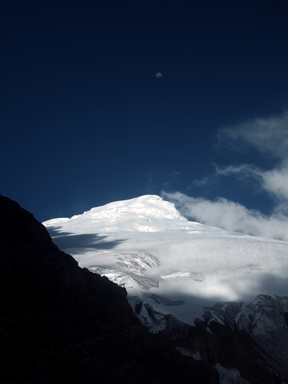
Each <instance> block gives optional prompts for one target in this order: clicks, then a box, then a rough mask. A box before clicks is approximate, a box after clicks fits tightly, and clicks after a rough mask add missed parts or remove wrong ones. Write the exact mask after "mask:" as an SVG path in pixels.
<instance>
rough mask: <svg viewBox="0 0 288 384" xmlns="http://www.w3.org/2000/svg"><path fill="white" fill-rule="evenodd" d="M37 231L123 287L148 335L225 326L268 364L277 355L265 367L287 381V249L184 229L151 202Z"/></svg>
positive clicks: (100, 210) (113, 207) (196, 227)
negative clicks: (253, 343)
mask: <svg viewBox="0 0 288 384" xmlns="http://www.w3.org/2000/svg"><path fill="white" fill-rule="evenodd" d="M43 224H44V225H45V226H46V228H47V230H48V231H49V233H50V235H51V237H52V238H53V241H54V242H55V243H56V244H57V245H58V247H59V248H60V249H62V250H63V251H65V252H66V253H69V254H71V255H72V256H73V257H74V258H75V259H76V260H77V261H78V263H79V265H80V266H81V267H86V268H88V269H89V270H91V271H94V272H96V273H99V274H101V275H105V276H107V277H108V278H109V279H110V280H112V281H114V282H116V283H117V284H119V285H121V286H124V287H125V288H126V290H127V292H128V296H129V301H130V304H131V306H132V307H133V309H134V311H135V313H136V314H137V316H138V317H139V319H141V321H142V322H143V323H144V324H146V325H147V326H148V327H149V328H150V330H151V331H152V332H158V331H159V330H164V329H166V331H167V332H168V333H169V329H170V331H171V330H172V329H178V333H177V335H179V334H181V332H182V333H185V331H186V327H187V325H193V324H194V321H195V319H197V318H198V319H199V318H200V319H206V320H205V321H206V325H207V327H208V326H209V321H208V322H207V318H208V319H209V318H210V319H213V320H214V321H218V322H219V323H221V324H224V323H225V324H229V325H230V326H231V328H232V329H237V330H239V331H241V330H245V332H247V333H248V334H250V335H251V336H252V337H253V338H258V341H259V340H260V341H259V343H258V344H259V345H258V346H259V348H260V349H261V348H262V349H263V350H264V351H265V350H267V351H268V352H267V354H268V355H269V356H270V357H269V358H267V359H268V360H269V359H270V360H271V354H272V355H274V356H276V355H277V354H278V355H279V356H278V357H276V360H277V359H278V360H277V361H276V363H275V362H271V361H270V363H271V364H270V365H271V367H272V368H273V367H274V368H275V367H276V368H275V370H276V372H279V369H280V368H281V367H282V368H283V369H282V370H281V369H280V371H281V374H282V377H285V375H286V376H287V377H288V373H287V369H288V368H287V366H285V367H284V366H283V364H284V361H285V359H286V360H287V358H288V349H287V347H286V346H285V343H287V344H286V345H288V333H287V323H286V320H285V319H287V318H285V313H286V312H288V285H287V275H288V243H287V242H284V241H278V240H273V239H265V238H260V237H252V236H248V235H243V234H240V233H235V232H229V231H226V230H223V229H219V228H216V227H209V226H206V225H202V224H199V223H196V222H191V221H188V220H187V219H186V218H184V217H183V216H181V214H180V213H179V212H178V211H177V210H176V209H175V207H174V204H172V203H169V202H167V201H164V200H163V199H162V198H161V197H159V196H154V195H146V196H141V197H138V198H135V199H131V200H126V201H119V202H114V203H110V204H107V205H104V206H102V207H97V208H92V209H91V210H90V211H87V212H84V213H83V214H81V215H76V216H73V217H71V218H57V219H52V220H48V221H46V222H44V223H43ZM285 296H287V297H285ZM267 308H268V309H267ZM269 314H270V315H269ZM280 328H281V331H280ZM171 332H172V331H171ZM275 338H276V339H277V340H278V341H279V342H280V341H281V340H282V342H280V344H281V345H280V344H279V343H278V344H277V346H276V347H275V340H276V339H275ZM271 340H274V341H273V343H274V346H273V345H270V344H271ZM273 343H272V344H273ZM194 352H195V353H197V352H198V351H194ZM194 352H193V353H194ZM263 353H264V354H265V353H266V352H263ZM267 359H266V360H267ZM272 360H273V359H272ZM274 363H275V364H274ZM273 364H274V365H273ZM279 367H280V368H279Z"/></svg>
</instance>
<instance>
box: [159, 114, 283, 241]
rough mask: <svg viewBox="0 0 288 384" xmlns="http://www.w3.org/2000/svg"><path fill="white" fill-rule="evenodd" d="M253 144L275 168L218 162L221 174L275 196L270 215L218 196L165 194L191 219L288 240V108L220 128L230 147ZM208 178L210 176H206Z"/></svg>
mask: <svg viewBox="0 0 288 384" xmlns="http://www.w3.org/2000/svg"><path fill="white" fill-rule="evenodd" d="M239 144H241V148H244V147H245V146H250V147H254V149H256V150H257V151H259V152H261V153H262V154H264V155H267V156H270V157H271V156H272V157H274V159H275V160H277V161H276V163H277V164H276V166H275V167H274V168H273V169H261V168H259V167H256V166H255V165H253V164H241V165H233V164H230V165H228V166H225V167H218V166H217V165H214V166H215V175H216V176H218V177H220V176H221V177H228V176H229V177H231V176H234V177H237V178H238V179H240V180H242V181H243V182H245V183H247V181H248V182H251V181H253V183H252V185H255V183H256V184H257V188H258V189H259V190H261V191H263V192H265V193H268V194H269V195H270V196H271V197H273V198H274V204H275V206H274V210H273V213H272V214H271V215H270V216H266V215H263V214H262V213H261V212H259V211H257V210H249V209H247V208H246V207H244V206H243V205H241V204H239V203H237V202H233V201H229V200H227V199H225V197H219V198H217V199H215V200H213V201H211V200H207V199H203V198H194V197H189V196H186V195H184V194H183V193H180V192H175V193H166V192H163V196H164V198H166V199H168V200H170V201H172V202H174V203H175V205H176V207H177V208H178V209H179V210H180V211H181V212H182V213H183V214H184V215H185V216H186V217H189V218H190V219H193V220H196V221H199V222H201V223H204V224H207V225H212V226H217V227H221V228H225V229H227V230H231V231H238V232H242V233H246V234H250V235H256V236H263V237H269V238H281V239H283V240H286V241H288V112H286V113H283V114H282V115H281V116H273V117H270V118H267V119H259V118H257V119H254V120H250V121H247V122H244V123H242V124H239V125H237V126H233V127H228V128H227V127H226V128H223V129H221V130H220V131H219V135H218V145H219V146H220V145H221V146H222V147H224V146H225V147H227V148H229V149H236V148H239ZM203 180H205V182H207V179H205V178H203Z"/></svg>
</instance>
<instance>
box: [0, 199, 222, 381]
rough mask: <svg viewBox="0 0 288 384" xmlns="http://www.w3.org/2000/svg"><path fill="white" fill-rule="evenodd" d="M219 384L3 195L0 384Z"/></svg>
mask: <svg viewBox="0 0 288 384" xmlns="http://www.w3.org/2000/svg"><path fill="white" fill-rule="evenodd" d="M147 382H149V383H152V384H153V383H163V384H164V383H184V384H185V383H191V382H193V383H194V384H196V383H199V384H200V383H201V384H203V383H218V382H219V374H218V372H217V371H216V369H215V368H213V367H212V366H211V365H210V364H208V363H206V362H205V361H197V360H194V359H193V358H191V357H186V356H183V355H182V354H180V353H179V352H178V351H177V350H175V348H174V346H173V345H172V341H170V340H169V339H168V338H166V337H165V336H164V335H161V334H158V335H152V334H150V333H149V332H148V330H147V329H146V327H144V326H143V325H141V324H140V323H139V322H138V320H137V318H136V317H135V316H134V314H133V312H132V310H131V307H130V306H129V304H128V302H127V299H126V291H125V289H123V288H120V287H118V286H117V285H116V284H114V283H112V282H110V281H109V280H108V279H107V278H105V277H100V276H98V275H96V274H93V273H91V272H89V271H88V270H87V269H81V268H79V267H78V264H77V262H76V261H75V260H74V259H73V258H72V257H71V256H69V255H67V254H65V253H63V252H62V251H60V250H59V249H58V248H57V246H56V245H54V244H53V242H52V240H51V238H50V236H49V234H48V232H47V231H46V228H45V227H44V226H43V225H42V224H40V223H39V222H37V221H36V220H35V218H34V217H33V215H32V214H31V213H29V212H27V211H25V210H24V209H22V208H21V207H20V206H19V204H17V203H16V202H14V201H12V200H10V199H9V198H7V197H3V196H1V195H0V383H1V384H14V383H17V384H18V383H19V384H26V383H27V384H28V383H29V384H50V383H55V384H57V383H59V384H60V383H61V384H63V383H69V384H74V383H77V384H78V383H85V384H90V383H121V384H122V383H128V384H129V383H147Z"/></svg>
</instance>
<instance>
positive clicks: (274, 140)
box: [218, 112, 288, 159]
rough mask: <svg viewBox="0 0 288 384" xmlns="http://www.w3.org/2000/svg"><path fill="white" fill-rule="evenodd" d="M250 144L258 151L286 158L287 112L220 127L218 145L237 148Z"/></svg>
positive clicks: (287, 144) (287, 148)
mask: <svg viewBox="0 0 288 384" xmlns="http://www.w3.org/2000/svg"><path fill="white" fill-rule="evenodd" d="M240 144H242V145H250V146H253V147H255V148H256V149H257V150H258V151H259V152H262V153H264V154H266V155H270V156H273V157H275V158H280V159H286V158H287V153H288V112H285V113H283V114H282V115H280V116H273V117H269V118H267V119H261V118H257V119H254V120H249V121H246V122H244V123H242V124H239V125H236V126H232V127H226V128H222V129H221V130H220V131H219V133H218V145H219V146H221V147H222V146H224V147H230V148H231V149H237V148H239V145H240Z"/></svg>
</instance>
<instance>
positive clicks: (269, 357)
mask: <svg viewBox="0 0 288 384" xmlns="http://www.w3.org/2000/svg"><path fill="white" fill-rule="evenodd" d="M208 313H210V316H213V314H217V315H218V316H219V317H220V318H221V319H222V320H223V321H224V322H225V323H227V324H229V325H230V327H231V329H233V330H234V331H235V333H239V332H240V333H241V332H243V331H244V332H245V333H246V334H247V335H249V336H250V337H251V339H252V340H253V345H252V348H253V350H254V351H256V352H257V353H258V354H259V356H261V358H262V359H263V360H264V361H266V365H267V366H268V367H269V368H270V370H271V371H274V372H276V373H277V374H278V375H279V376H280V377H281V378H282V379H283V380H285V382H287V381H288V329H287V313H288V297H279V296H274V297H272V296H268V295H259V296H257V297H256V298H255V299H254V300H253V301H251V302H250V303H248V304H246V305H244V304H243V303H222V304H221V303H219V304H217V305H216V306H214V307H213V308H210V309H209V310H208V311H207V314H208Z"/></svg>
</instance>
